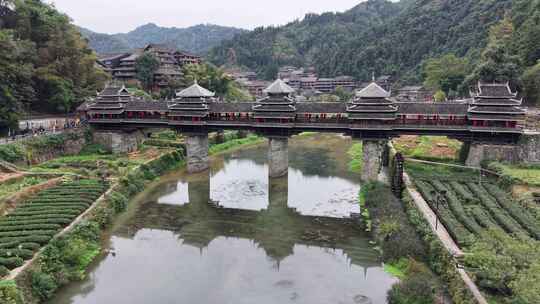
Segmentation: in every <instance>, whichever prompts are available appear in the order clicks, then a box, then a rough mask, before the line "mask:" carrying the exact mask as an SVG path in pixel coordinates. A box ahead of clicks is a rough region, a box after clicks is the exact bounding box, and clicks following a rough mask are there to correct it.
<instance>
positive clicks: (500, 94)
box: [467, 82, 526, 132]
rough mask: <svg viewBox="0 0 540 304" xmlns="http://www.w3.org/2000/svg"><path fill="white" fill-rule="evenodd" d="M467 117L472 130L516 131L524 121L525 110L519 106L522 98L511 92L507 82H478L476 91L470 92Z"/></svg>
mask: <svg viewBox="0 0 540 304" xmlns="http://www.w3.org/2000/svg"><path fill="white" fill-rule="evenodd" d="M471 95H472V101H471V103H470V104H469V109H468V111H467V118H468V120H469V121H470V122H471V124H472V126H471V127H472V131H475V132H486V131H489V132H491V131H493V130H495V129H498V130H501V129H508V131H512V130H514V131H516V130H519V129H520V125H521V124H523V123H524V122H525V118H526V111H525V110H524V109H522V108H520V106H521V104H522V100H521V99H520V100H518V99H517V93H514V92H512V90H511V89H510V86H509V85H508V83H506V84H500V83H497V84H486V83H481V82H479V83H478V91H477V92H475V93H471Z"/></svg>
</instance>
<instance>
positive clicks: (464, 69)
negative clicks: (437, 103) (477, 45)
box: [422, 54, 469, 95]
mask: <svg viewBox="0 0 540 304" xmlns="http://www.w3.org/2000/svg"><path fill="white" fill-rule="evenodd" d="M468 67H469V61H468V60H467V59H466V58H459V57H457V56H456V55H454V54H448V55H444V56H442V57H438V58H432V59H428V60H427V61H425V62H424V64H423V66H422V71H423V77H424V86H426V87H427V88H428V89H431V90H434V91H438V90H442V91H443V92H444V93H445V94H446V95H449V94H450V92H451V91H458V89H459V86H460V85H461V84H462V83H463V81H464V80H465V77H466V76H467V74H468V73H469V68H468Z"/></svg>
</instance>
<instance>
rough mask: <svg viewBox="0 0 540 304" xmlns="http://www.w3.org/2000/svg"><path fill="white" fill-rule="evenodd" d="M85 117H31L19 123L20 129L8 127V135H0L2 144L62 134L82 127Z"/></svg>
mask: <svg viewBox="0 0 540 304" xmlns="http://www.w3.org/2000/svg"><path fill="white" fill-rule="evenodd" d="M87 123H88V121H87V120H86V119H85V118H82V119H81V118H78V117H73V118H47V119H34V120H32V119H29V120H24V121H21V122H20V123H19V128H18V129H8V133H7V136H5V137H0V144H9V143H14V142H17V141H23V140H28V139H31V138H34V137H39V136H45V135H53V134H60V133H63V132H64V131H66V130H72V129H77V128H80V127H82V126H84V125H86V124H87Z"/></svg>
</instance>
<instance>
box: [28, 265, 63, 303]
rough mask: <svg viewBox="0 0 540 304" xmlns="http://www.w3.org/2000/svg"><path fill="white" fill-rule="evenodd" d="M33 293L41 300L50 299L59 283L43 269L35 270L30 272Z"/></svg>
mask: <svg viewBox="0 0 540 304" xmlns="http://www.w3.org/2000/svg"><path fill="white" fill-rule="evenodd" d="M30 278H31V286H32V293H33V294H34V295H35V296H37V297H38V298H39V299H41V300H48V299H50V298H51V297H52V296H53V294H54V292H55V291H56V289H57V288H58V285H57V284H56V282H55V280H54V278H53V277H52V276H50V275H48V274H46V273H43V272H41V271H34V272H32V273H31V274H30Z"/></svg>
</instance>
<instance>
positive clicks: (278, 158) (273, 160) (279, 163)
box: [268, 136, 289, 178]
mask: <svg viewBox="0 0 540 304" xmlns="http://www.w3.org/2000/svg"><path fill="white" fill-rule="evenodd" d="M268 144H269V147H268V174H269V176H270V178H278V177H282V176H285V175H287V172H288V170H289V138H288V137H285V136H270V137H268Z"/></svg>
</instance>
